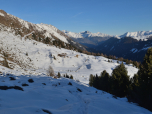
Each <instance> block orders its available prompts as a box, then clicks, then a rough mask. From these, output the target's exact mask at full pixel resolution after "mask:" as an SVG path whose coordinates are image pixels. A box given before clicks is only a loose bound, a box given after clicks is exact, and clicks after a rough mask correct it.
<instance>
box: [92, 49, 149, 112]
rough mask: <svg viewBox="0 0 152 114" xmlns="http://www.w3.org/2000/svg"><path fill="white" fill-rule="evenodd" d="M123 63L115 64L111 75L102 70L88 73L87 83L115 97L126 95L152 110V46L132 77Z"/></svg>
mask: <svg viewBox="0 0 152 114" xmlns="http://www.w3.org/2000/svg"><path fill="white" fill-rule="evenodd" d="M127 73H128V72H127V69H126V68H125V66H124V64H123V63H122V64H120V65H119V66H117V67H116V68H115V69H114V70H113V72H112V74H111V76H110V75H109V74H108V73H107V72H106V70H104V71H103V72H101V75H100V76H98V75H96V76H93V75H92V74H91V75H90V79H89V85H90V86H93V87H95V88H97V89H100V90H104V91H106V92H109V93H111V94H113V95H115V96H117V97H127V98H128V101H130V102H135V103H138V104H139V105H140V106H142V107H145V108H147V109H149V110H150V111H152V48H149V49H148V51H147V53H146V55H145V57H144V61H143V62H142V64H140V66H139V71H138V73H137V74H135V75H134V77H133V78H131V79H130V78H129V76H128V75H127Z"/></svg>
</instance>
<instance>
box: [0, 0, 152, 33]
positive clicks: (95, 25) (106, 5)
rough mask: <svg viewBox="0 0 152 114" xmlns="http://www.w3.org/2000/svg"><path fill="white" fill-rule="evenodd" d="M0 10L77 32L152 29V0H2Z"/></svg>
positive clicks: (35, 21)
mask: <svg viewBox="0 0 152 114" xmlns="http://www.w3.org/2000/svg"><path fill="white" fill-rule="evenodd" d="M0 9H2V10H4V11H6V12H7V13H10V14H12V15H15V16H17V17H19V18H21V19H24V20H26V21H29V22H32V23H36V24H37V23H45V24H51V25H54V26H55V27H57V28H58V29H60V30H68V31H72V32H77V33H78V32H82V31H86V30H87V31H90V32H93V33H96V32H101V33H106V34H110V35H121V34H124V33H125V32H135V31H148V30H152V0H0Z"/></svg>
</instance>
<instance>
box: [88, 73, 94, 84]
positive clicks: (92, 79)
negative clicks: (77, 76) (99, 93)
mask: <svg viewBox="0 0 152 114" xmlns="http://www.w3.org/2000/svg"><path fill="white" fill-rule="evenodd" d="M93 82H94V77H93V74H90V78H89V85H90V86H93Z"/></svg>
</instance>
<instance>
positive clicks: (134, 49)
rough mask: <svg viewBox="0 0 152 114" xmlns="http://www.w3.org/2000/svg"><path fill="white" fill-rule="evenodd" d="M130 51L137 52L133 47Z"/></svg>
mask: <svg viewBox="0 0 152 114" xmlns="http://www.w3.org/2000/svg"><path fill="white" fill-rule="evenodd" d="M130 51H132V52H133V53H136V52H138V49H136V48H133V49H131V50H130Z"/></svg>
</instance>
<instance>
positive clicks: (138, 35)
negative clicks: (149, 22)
mask: <svg viewBox="0 0 152 114" xmlns="http://www.w3.org/2000/svg"><path fill="white" fill-rule="evenodd" d="M150 36H152V30H150V31H138V32H126V33H125V34H124V35H121V36H119V37H120V38H123V37H132V38H134V39H137V40H146V39H147V38H149V37H150Z"/></svg>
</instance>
